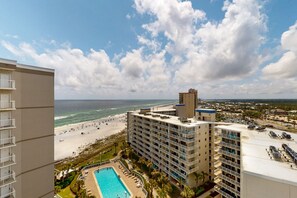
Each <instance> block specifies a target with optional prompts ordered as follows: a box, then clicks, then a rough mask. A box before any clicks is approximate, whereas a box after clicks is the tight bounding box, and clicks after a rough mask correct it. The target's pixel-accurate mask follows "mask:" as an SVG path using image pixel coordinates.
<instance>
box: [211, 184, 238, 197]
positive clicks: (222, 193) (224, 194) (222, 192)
mask: <svg viewBox="0 0 297 198" xmlns="http://www.w3.org/2000/svg"><path fill="white" fill-rule="evenodd" d="M215 191H217V192H218V193H219V194H221V195H223V196H224V197H226V198H234V196H232V195H229V194H228V193H226V192H224V191H222V190H221V188H220V187H218V186H215Z"/></svg>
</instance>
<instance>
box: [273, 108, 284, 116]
mask: <svg viewBox="0 0 297 198" xmlns="http://www.w3.org/2000/svg"><path fill="white" fill-rule="evenodd" d="M271 113H273V114H274V115H288V112H287V111H285V110H283V109H273V110H271Z"/></svg>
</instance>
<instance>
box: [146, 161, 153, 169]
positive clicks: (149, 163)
mask: <svg viewBox="0 0 297 198" xmlns="http://www.w3.org/2000/svg"><path fill="white" fill-rule="evenodd" d="M153 165H154V164H153V162H151V161H150V160H148V161H147V162H146V166H147V167H148V168H149V169H150V170H151V169H152V168H153Z"/></svg>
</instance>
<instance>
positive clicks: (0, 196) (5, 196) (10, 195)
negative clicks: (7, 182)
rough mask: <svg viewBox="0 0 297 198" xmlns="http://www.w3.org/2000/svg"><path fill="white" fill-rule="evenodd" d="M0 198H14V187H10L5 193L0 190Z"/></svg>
mask: <svg viewBox="0 0 297 198" xmlns="http://www.w3.org/2000/svg"><path fill="white" fill-rule="evenodd" d="M0 198H15V190H14V188H10V189H9V191H8V192H7V193H5V194H4V193H3V194H2V193H1V192H0Z"/></svg>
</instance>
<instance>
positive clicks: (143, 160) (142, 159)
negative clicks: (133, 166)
mask: <svg viewBox="0 0 297 198" xmlns="http://www.w3.org/2000/svg"><path fill="white" fill-rule="evenodd" d="M138 163H139V164H142V165H144V164H145V163H146V160H145V158H144V157H141V158H139V160H138Z"/></svg>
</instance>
